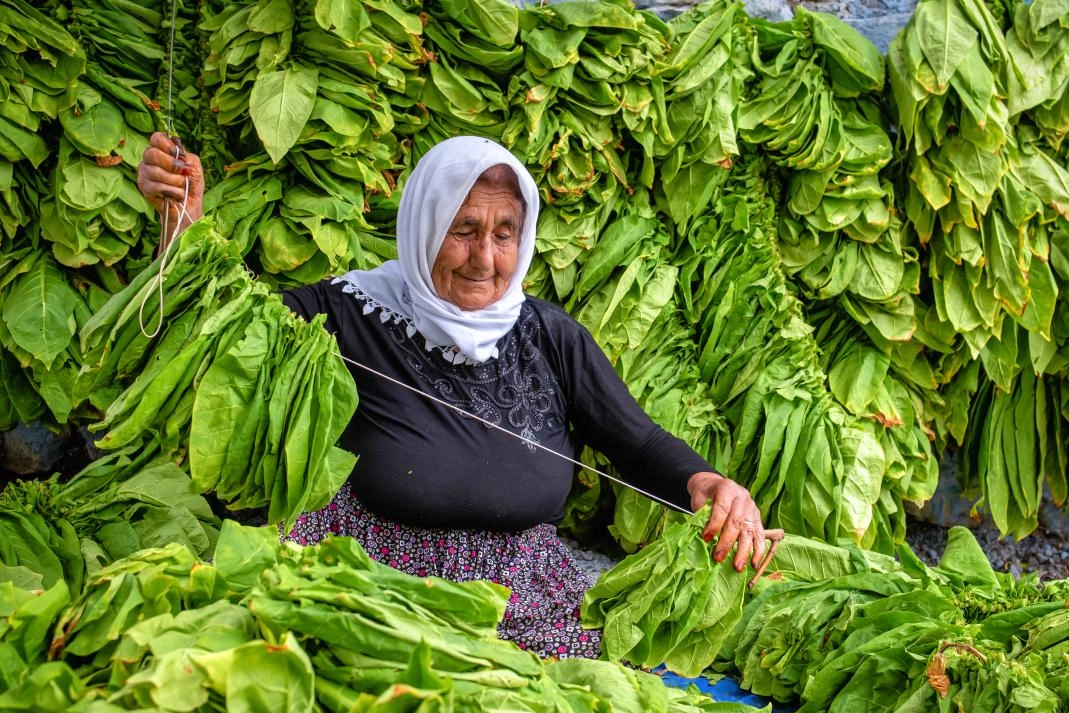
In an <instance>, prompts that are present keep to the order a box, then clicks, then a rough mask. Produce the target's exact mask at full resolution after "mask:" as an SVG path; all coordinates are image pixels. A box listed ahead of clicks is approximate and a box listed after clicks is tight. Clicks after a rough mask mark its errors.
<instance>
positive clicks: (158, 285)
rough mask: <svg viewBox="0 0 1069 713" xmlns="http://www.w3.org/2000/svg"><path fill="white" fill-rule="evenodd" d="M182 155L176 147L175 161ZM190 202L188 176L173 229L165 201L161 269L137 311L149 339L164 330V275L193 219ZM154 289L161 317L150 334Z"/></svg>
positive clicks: (142, 328)
mask: <svg viewBox="0 0 1069 713" xmlns="http://www.w3.org/2000/svg"><path fill="white" fill-rule="evenodd" d="M181 155H182V149H181V148H180V147H178V146H175V149H174V158H175V160H176V161H177V160H178V159H179V157H180V156H181ZM188 202H189V176H186V177H185V189H184V191H183V193H182V202H181V203H180V204H179V205H178V217H177V219H176V220H175V224H174V227H173V228H172V227H171V225H170V223H171V199H170V198H166V197H165V198H164V199H163V230H162V231H161V235H162V236H163V240H164V244H163V251H162V253H161V254H160V259H159V268H158V269H157V270H156V274H155V275H153V277H152V282H150V283H149V285H150V287H149V289H148V290H147V291H146V292H145V296H144V297H143V298H142V299H141V304H140V306H139V307H138V310H137V323H138V326H139V327H140V328H141V334H143V335H144V336H146V337H148V338H149V339H153V338H154V337H156V335H158V334H159V333H160V330H161V329H162V328H163V306H164V304H163V273H164V271H165V270H166V269H167V259H168V258H169V257H170V255H171V250H172V249H173V248H174V244H175V243H176V242H177V241H178V234H179V232H181V230H182V224H183V222H184V221H186V220H189V219H190V217H191V216H190V214H189V211H188V209H187V204H188ZM153 289H156V291H157V307H158V308H159V315H158V316H157V320H156V327H155V328H154V329H153V330H152V332H151V333H150V332H149V331H148V329H147V328H146V326H145V307H146V306H147V305H148V301H149V299H150V295H151V294H152V290H153Z"/></svg>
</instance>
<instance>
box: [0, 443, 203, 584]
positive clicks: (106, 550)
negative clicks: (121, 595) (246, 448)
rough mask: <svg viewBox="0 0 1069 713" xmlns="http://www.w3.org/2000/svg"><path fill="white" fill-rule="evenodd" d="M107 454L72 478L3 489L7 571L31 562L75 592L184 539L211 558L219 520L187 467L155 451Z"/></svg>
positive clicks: (0, 515) (47, 580)
mask: <svg viewBox="0 0 1069 713" xmlns="http://www.w3.org/2000/svg"><path fill="white" fill-rule="evenodd" d="M130 450H132V449H129V450H127V451H123V452H119V453H116V454H113V455H109V456H105V457H103V458H100V459H98V460H96V461H94V462H93V463H91V464H90V465H89V466H87V467H86V468H85V469H83V470H82V471H81V472H79V473H78V474H76V475H75V476H74V477H73V478H72V479H71V480H70V481H69V482H65V483H64V482H60V480H59V478H58V476H53V477H52V478H50V479H48V480H47V481H44V480H34V481H14V482H11V483H8V485H7V486H6V487H5V488H4V491H3V493H2V494H0V521H2V524H0V528H6V529H7V532H6V536H5V538H4V541H5V548H4V552H3V553H0V563H2V566H0V570H2V571H3V572H4V573H5V575H7V576H9V577H10V575H11V574H12V572H13V570H12V568H25V569H26V570H28V571H29V572H32V573H34V574H35V575H36V576H38V577H39V578H40V579H41V582H42V585H43V586H44V587H50V586H52V584H53V583H55V582H57V581H60V580H62V581H65V582H66V583H67V586H68V588H69V589H70V590H71V591H72V592H73V593H75V594H77V593H79V592H80V591H81V589H82V582H83V581H84V580H85V578H86V575H87V574H88V576H93V575H94V574H95V573H96V572H97V571H99V570H100V568H101V567H103V566H104V565H107V564H108V563H110V562H112V561H115V560H118V559H120V558H123V557H127V556H130V555H133V554H135V553H136V552H138V551H140V550H143V549H146V548H151V547H160V546H163V545H167V544H171V543H177V544H180V545H182V546H184V547H187V548H188V549H189V550H190V551H192V552H195V553H196V554H197V555H199V556H202V557H206V556H209V555H210V554H211V552H212V550H213V549H214V548H215V541H216V538H217V536H218V519H217V518H216V517H215V515H214V514H213V513H212V510H211V508H210V507H209V505H208V503H207V502H206V501H205V500H204V498H203V497H201V496H200V495H199V494H198V493H197V492H196V491H195V490H194V489H193V485H192V481H191V480H190V477H189V475H188V474H187V473H185V472H184V471H183V470H182V469H181V468H179V467H178V466H177V465H175V464H174V463H172V462H168V461H167V460H165V459H160V458H159V457H154V454H153V453H152V452H151V451H145V452H141V453H136V454H135V453H132V452H130Z"/></svg>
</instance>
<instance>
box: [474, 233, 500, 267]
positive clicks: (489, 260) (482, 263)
mask: <svg viewBox="0 0 1069 713" xmlns="http://www.w3.org/2000/svg"><path fill="white" fill-rule="evenodd" d="M468 262H469V263H471V265H472V266H473V267H477V268H479V269H480V270H490V269H492V268H493V267H494V241H493V238H491V237H490V236H489V235H480V236H479V237H478V238H477V239H475V240H473V241H471V243H470V247H469V249H468Z"/></svg>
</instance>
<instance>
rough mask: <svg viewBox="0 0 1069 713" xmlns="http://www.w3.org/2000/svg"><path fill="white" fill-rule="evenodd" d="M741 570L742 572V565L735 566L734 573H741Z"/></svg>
mask: <svg viewBox="0 0 1069 713" xmlns="http://www.w3.org/2000/svg"><path fill="white" fill-rule="evenodd" d="M742 570H743V565H741V564H737V565H735V571H736V572H741V571H742Z"/></svg>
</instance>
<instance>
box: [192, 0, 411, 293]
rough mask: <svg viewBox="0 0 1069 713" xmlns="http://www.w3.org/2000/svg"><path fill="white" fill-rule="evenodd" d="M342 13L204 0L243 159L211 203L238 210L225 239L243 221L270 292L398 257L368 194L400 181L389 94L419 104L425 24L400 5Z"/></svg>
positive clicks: (214, 78)
mask: <svg viewBox="0 0 1069 713" xmlns="http://www.w3.org/2000/svg"><path fill="white" fill-rule="evenodd" d="M344 4H345V5H346V11H345V12H344V13H343V14H338V13H339V12H341V10H340V9H337V12H335V11H328V10H325V9H322V8H319V7H318V6H317V7H316V8H313V7H307V8H305V7H303V6H302V7H297V8H293V7H290V6H289V5H286V4H284V3H282V4H280V3H275V2H267V1H266V0H259V1H258V2H245V3H216V4H210V3H209V4H208V5H207V6H206V8H205V10H206V13H205V14H206V19H205V21H204V22H203V23H202V24H201V30H202V31H205V32H207V33H208V35H207V43H208V46H209V48H210V52H211V54H210V55H209V58H208V60H207V62H206V64H205V72H204V81H205V84H206V86H207V87H208V88H209V89H212V90H213V91H214V94H213V99H212V104H213V109H215V110H216V111H217V112H218V113H217V118H218V121H219V123H220V124H222V125H223V126H233V127H234V128H233V130H232V131H231V132H229V133H230V134H231V136H230V137H229V142H230V145H231V146H233V147H240V148H235V150H234V152H233V153H234V154H235V155H241V156H243V157H244V158H243V159H242V160H240V161H237V162H235V163H232V164H231V165H230V166H229V167H228V169H229V170H230V175H229V176H228V177H227V178H226V179H225V180H223V181H221V182H220V183H218V184H216V186H215V187H214V189H213V191H212V192H211V193H210V194H209V195H208V196H207V197H206V200H205V205H206V207H207V208H209V209H218V210H220V211H225V212H227V213H229V214H230V217H229V218H225V219H223V220H222V221H221V224H220V227H221V229H223V230H224V231H225V232H230V230H231V229H232V228H237V227H238V223H239V222H240V223H241V226H240V227H241V229H240V233H239V239H240V242H241V244H242V249H243V250H244V251H245V252H248V253H251V255H250V258H251V261H252V262H253V263H254V265H255V266H256V267H258V268H262V269H263V271H264V272H265V273H267V279H268V280H269V281H270V282H272V283H275V284H285V285H301V284H309V283H312V282H315V281H317V280H319V279H321V278H322V277H323V276H324V275H326V274H327V273H339V272H345V271H347V270H348V269H350V268H352V267H373V266H374V265H377V264H379V263H380V262H382V261H383V260H384V259H388V258H390V257H393V256H394V254H395V253H394V251H393V248H392V245H389V244H387V245H383V241H382V240H381V239H379V238H378V236H376V235H374V234H373V230H372V227H371V225H370V224H369V223H368V222H367V220H366V219H365V218H364V215H363V214H364V211H365V210H366V203H367V200H368V197H369V196H370V195H372V194H376V193H381V194H391V193H392V192H393V190H394V188H395V185H396V184H395V180H396V175H395V174H396V173H397V171H398V170H399V168H400V167H401V165H402V153H401V152H402V147H401V145H400V143H399V142H398V140H397V138H396V136H395V134H394V126H395V119H394V112H393V109H392V107H391V104H390V100H389V98H388V96H389V95H390V91H392V92H397V93H404V92H406V91H412V92H417V96H418V91H419V88H420V87H421V86H422V84H421V83H420V81H419V80H418V77H417V76H416V75H417V74H418V65H419V63H421V62H423V61H424V55H423V50H422V48H421V45H420V40H421V31H422V25H421V22H420V18H419V16H418V15H417V14H415V13H413V12H410V11H409V10H408V9H406V8H405V5H404V3H400V2H397V1H396V0H383V1H382V2H380V3H374V4H372V5H371V6H369V7H364V4H361V3H355V2H353V3H344ZM410 80H411V81H410ZM410 84H411V85H412V86H411V87H410V86H409V85H410ZM388 90H389V91H388ZM252 129H254V130H255V136H254V135H252V131H251V130H252ZM234 133H240V135H238V136H233V134H234ZM272 174H275V175H272ZM279 182H280V184H279ZM231 221H232V222H231ZM247 225H254V226H255V228H256V229H255V231H252V230H247V229H246V226H247Z"/></svg>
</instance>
